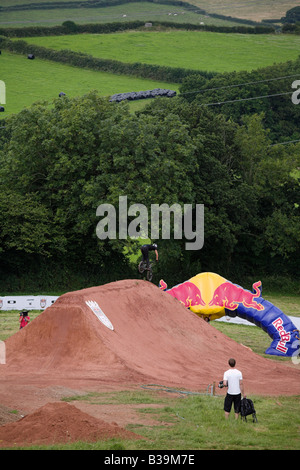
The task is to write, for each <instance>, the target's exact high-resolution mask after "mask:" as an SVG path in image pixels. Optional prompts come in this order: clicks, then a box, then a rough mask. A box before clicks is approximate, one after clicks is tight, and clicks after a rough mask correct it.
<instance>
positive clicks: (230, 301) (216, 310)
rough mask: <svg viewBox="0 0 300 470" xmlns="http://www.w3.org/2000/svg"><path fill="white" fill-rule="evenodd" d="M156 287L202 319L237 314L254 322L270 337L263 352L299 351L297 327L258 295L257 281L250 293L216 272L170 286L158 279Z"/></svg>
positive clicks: (290, 352) (279, 353)
mask: <svg viewBox="0 0 300 470" xmlns="http://www.w3.org/2000/svg"><path fill="white" fill-rule="evenodd" d="M159 287H160V288H161V289H162V290H164V291H165V292H167V293H168V294H170V295H172V296H173V297H175V298H176V299H178V300H179V301H180V302H181V303H182V304H183V305H184V306H185V307H187V308H189V309H190V310H191V311H192V312H194V313H196V314H197V315H199V316H200V317H202V318H204V319H205V320H215V319H217V318H220V317H222V316H224V315H229V316H231V317H234V316H236V315H237V316H239V317H241V318H244V319H246V320H248V321H250V322H252V323H255V324H256V325H257V326H259V327H260V328H262V329H263V330H264V331H265V332H266V333H268V335H269V336H270V337H271V338H272V340H273V341H272V343H271V345H270V347H269V348H268V349H267V350H266V351H265V352H266V354H270V355H276V356H295V355H297V354H298V353H299V347H300V332H299V330H297V328H296V326H295V325H294V324H293V322H292V321H291V320H290V318H289V317H288V316H287V315H285V314H284V313H283V312H282V311H281V310H280V309H279V308H277V307H275V305H273V304H272V303H271V302H269V301H267V300H265V299H263V298H262V296H261V292H262V284H261V282H260V281H258V282H255V283H254V284H253V286H252V287H253V291H252V292H251V291H249V290H247V289H244V288H243V287H241V286H239V285H237V284H233V283H232V282H230V281H228V280H227V279H225V278H224V277H222V276H219V275H218V274H215V273H201V274H197V275H196V276H194V277H192V278H191V279H189V280H188V281H185V282H183V283H181V284H178V285H176V286H174V287H172V288H171V289H168V286H167V284H166V283H165V282H164V281H163V280H161V281H160V284H159Z"/></svg>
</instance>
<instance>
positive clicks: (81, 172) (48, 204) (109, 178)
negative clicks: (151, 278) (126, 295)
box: [0, 92, 300, 291]
mask: <svg viewBox="0 0 300 470" xmlns="http://www.w3.org/2000/svg"><path fill="white" fill-rule="evenodd" d="M186 96H188V95H183V96H178V97H175V98H172V99H167V98H157V99H154V100H152V101H151V102H149V104H147V105H146V106H145V108H144V109H143V110H141V111H139V112H136V113H132V112H130V108H129V105H128V104H126V103H124V102H123V103H110V102H109V101H108V99H105V98H102V97H99V96H98V95H97V93H96V92H93V93H89V94H87V95H85V96H82V97H77V98H72V99H71V98H69V97H67V96H64V97H62V98H57V99H56V100H54V102H53V103H51V106H50V105H49V103H37V104H34V105H33V106H31V107H30V108H27V109H24V110H23V111H21V112H20V113H19V114H17V115H13V116H10V117H8V118H7V120H6V122H5V128H4V129H1V132H0V181H1V185H0V217H1V228H0V281H1V286H2V291H5V290H6V291H21V290H27V291H28V290H29V289H34V290H35V291H40V290H41V289H47V290H48V291H49V290H53V289H56V290H57V289H60V290H70V289H74V288H75V289H76V288H83V287H86V286H89V285H95V283H96V284H101V283H105V282H109V281H114V280H117V279H123V278H128V277H137V276H138V274H137V267H136V263H135V262H134V263H132V262H131V258H130V256H129V255H130V254H135V255H137V254H138V253H139V242H138V241H136V240H131V239H128V240H123V239H118V237H117V238H116V239H112V240H110V239H106V240H99V239H98V238H97V235H96V226H97V223H98V222H99V217H97V215H96V210H97V207H98V206H99V205H100V204H103V203H110V204H112V205H113V206H114V207H116V209H117V208H118V202H119V197H120V196H127V198H128V205H131V204H134V203H142V204H144V205H145V206H146V207H147V208H149V212H150V207H151V204H154V203H155V204H163V203H166V204H168V205H169V206H171V205H172V204H174V203H178V204H180V205H181V206H183V205H184V204H192V205H193V207H195V205H196V204H204V208H205V209H204V214H205V221H204V237H205V239H204V247H203V248H202V249H201V250H199V251H187V250H185V248H184V245H185V240H184V239H181V240H180V239H179V240H178V239H174V238H173V237H172V232H171V237H170V240H163V239H158V240H156V241H157V243H158V245H159V252H160V260H159V263H158V265H157V266H156V274H155V276H156V277H155V279H157V280H159V279H158V278H160V277H163V278H164V279H165V280H166V281H167V282H168V283H169V284H170V285H172V284H175V283H178V282H182V281H183V280H185V279H188V278H189V277H191V276H193V275H195V274H197V273H199V272H202V271H213V272H217V273H219V274H221V275H223V276H224V277H227V278H228V279H230V280H232V281H233V282H237V283H241V282H242V280H243V279H246V278H250V279H251V280H252V281H253V279H254V280H258V279H261V280H262V281H263V280H264V277H268V276H272V278H273V279H275V280H276V279H280V282H279V281H278V283H279V285H280V283H281V280H282V279H283V278H284V277H285V278H286V279H290V280H291V281H290V282H291V284H293V288H294V289H296V288H295V283H296V285H297V286H298V288H299V261H300V256H299V255H300V248H299V247H300V243H299V242H300V214H299V211H300V207H299V202H300V198H299V167H300V145H299V143H298V144H287V145H278V144H277V145H273V143H272V140H271V132H270V130H269V129H268V128H267V127H266V125H265V122H266V116H265V115H264V113H263V111H262V112H254V113H250V114H248V115H245V116H244V117H243V118H242V119H239V120H237V119H234V117H230V116H229V115H226V114H225V113H223V112H221V111H220V109H219V111H218V112H217V111H216V110H213V109H211V108H209V107H205V106H202V103H201V102H199V100H197V99H193V100H191V99H186ZM117 214H118V212H117ZM117 217H118V215H117ZM129 220H130V217H129ZM149 223H150V221H149ZM152 241H154V240H152ZM249 285H250V281H249ZM245 287H247V286H245Z"/></svg>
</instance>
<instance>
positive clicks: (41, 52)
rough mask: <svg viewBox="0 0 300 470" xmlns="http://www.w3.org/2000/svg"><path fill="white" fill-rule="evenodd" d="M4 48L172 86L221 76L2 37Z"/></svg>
mask: <svg viewBox="0 0 300 470" xmlns="http://www.w3.org/2000/svg"><path fill="white" fill-rule="evenodd" d="M0 47H1V48H2V49H6V50H9V51H11V52H16V53H18V54H26V55H29V54H33V55H34V57H39V58H41V59H46V60H51V61H53V62H60V63H63V64H67V65H72V66H75V67H81V68H87V69H91V70H97V71H101V72H110V73H115V74H121V75H132V76H135V77H138V78H146V79H151V80H159V81H164V82H170V83H181V82H182V80H183V79H184V78H185V77H187V76H189V75H191V74H193V75H198V76H201V77H204V78H205V79H208V80H209V79H211V78H213V77H215V76H216V75H218V73H217V72H207V71H202V70H201V71H199V70H192V69H184V68H179V67H174V68H173V67H168V66H161V65H152V64H142V63H140V62H135V63H124V62H120V61H118V60H112V59H101V58H97V57H93V56H92V55H89V54H84V53H82V52H74V51H71V50H69V49H63V50H60V51H56V50H54V49H50V48H46V47H42V46H37V45H34V44H28V43H27V42H26V41H23V40H17V41H12V40H10V39H7V38H3V37H1V36H0Z"/></svg>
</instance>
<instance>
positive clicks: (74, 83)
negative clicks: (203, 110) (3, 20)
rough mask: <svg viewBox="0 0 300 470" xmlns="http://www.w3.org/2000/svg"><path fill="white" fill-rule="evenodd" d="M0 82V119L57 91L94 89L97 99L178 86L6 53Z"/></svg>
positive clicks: (0, 62)
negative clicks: (0, 89) (0, 104)
mask: <svg viewBox="0 0 300 470" xmlns="http://www.w3.org/2000/svg"><path fill="white" fill-rule="evenodd" d="M0 79H1V80H3V81H4V82H5V84H6V105H5V112H4V113H1V116H0V117H1V118H5V116H7V115H8V114H11V113H17V112H19V111H21V110H22V109H23V108H24V107H28V106H30V105H31V104H32V103H33V102H35V101H41V100H46V101H52V100H53V99H54V98H57V97H58V94H59V93H60V92H61V91H63V92H65V93H66V94H67V95H68V96H70V97H74V96H80V95H83V94H85V93H87V92H89V91H91V90H98V92H99V94H100V95H101V96H110V95H112V94H114V93H120V92H126V91H141V90H151V89H153V88H172V89H173V90H178V84H177V85H174V84H170V83H162V82H156V81H153V80H142V79H138V78H134V77H125V76H119V75H113V74H110V73H104V72H96V71H92V70H86V69H80V68H76V67H70V66H68V65H64V64H58V63H53V62H49V61H46V60H40V59H38V60H28V59H27V58H26V56H21V55H17V54H11V53H8V52H7V51H2V54H1V55H0Z"/></svg>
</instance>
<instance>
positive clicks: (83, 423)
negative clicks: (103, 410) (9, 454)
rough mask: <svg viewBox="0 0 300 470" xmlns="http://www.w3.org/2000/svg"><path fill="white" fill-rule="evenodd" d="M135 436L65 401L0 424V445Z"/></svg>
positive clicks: (42, 443)
mask: <svg viewBox="0 0 300 470" xmlns="http://www.w3.org/2000/svg"><path fill="white" fill-rule="evenodd" d="M116 437H117V438H121V439H137V438H139V437H140V436H137V435H136V434H134V433H133V432H130V431H126V430H125V429H122V428H120V427H119V426H118V425H117V424H116V423H112V424H108V423H106V422H105V421H102V420H100V419H97V418H94V417H93V416H90V415H89V414H87V413H84V412H83V411H80V410H79V409H77V408H76V407H75V406H73V405H69V404H68V403H64V402H60V403H48V404H47V405H44V406H42V407H41V408H39V409H38V410H37V411H35V412H34V413H32V414H29V415H28V416H25V417H24V418H22V419H21V420H20V421H17V422H16V423H9V424H6V425H4V426H1V427H0V447H10V446H12V445H14V446H19V447H20V446H30V445H51V444H55V443H60V444H65V443H71V442H76V441H87V442H95V441H101V440H106V439H110V438H116Z"/></svg>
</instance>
